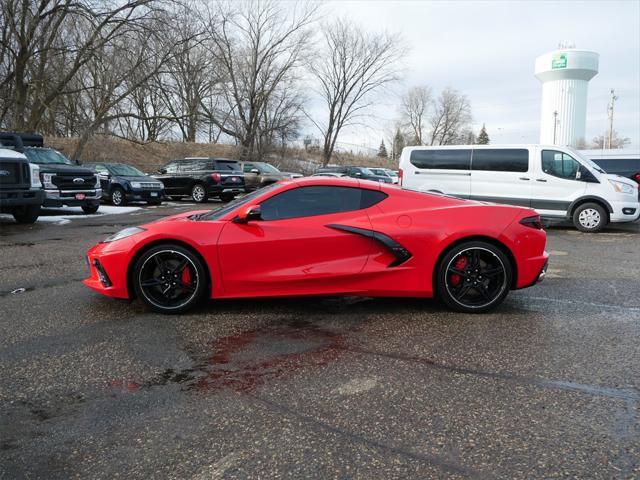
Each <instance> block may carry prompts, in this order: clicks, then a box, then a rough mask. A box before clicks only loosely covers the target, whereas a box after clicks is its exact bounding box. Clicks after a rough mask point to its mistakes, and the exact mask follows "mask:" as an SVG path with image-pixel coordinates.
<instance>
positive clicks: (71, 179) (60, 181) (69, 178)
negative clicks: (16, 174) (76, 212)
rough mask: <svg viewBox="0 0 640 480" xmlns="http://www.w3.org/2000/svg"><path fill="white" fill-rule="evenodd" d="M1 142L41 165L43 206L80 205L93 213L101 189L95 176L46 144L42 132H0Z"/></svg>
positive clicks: (98, 202)
mask: <svg viewBox="0 0 640 480" xmlns="http://www.w3.org/2000/svg"><path fill="white" fill-rule="evenodd" d="M0 143H2V145H3V146H5V147H7V148H11V149H13V150H15V151H17V152H20V153H23V154H24V155H25V156H26V157H27V159H28V160H29V162H30V163H33V164H36V165H38V167H40V180H41V181H42V186H43V188H44V202H43V206H45V207H62V206H64V205H67V206H70V207H82V210H83V211H84V212H85V213H96V212H97V211H98V207H100V198H101V197H102V189H101V188H100V181H99V180H98V176H97V175H96V174H95V173H93V172H92V171H91V170H90V169H88V168H83V167H81V166H79V165H77V164H75V163H73V162H72V161H71V160H69V159H68V158H67V157H65V156H64V155H63V154H62V153H60V152H58V151H57V150H54V149H53V148H49V147H45V146H44V142H43V139H42V135H38V134H33V133H14V132H0Z"/></svg>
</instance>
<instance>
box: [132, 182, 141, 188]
mask: <svg viewBox="0 0 640 480" xmlns="http://www.w3.org/2000/svg"><path fill="white" fill-rule="evenodd" d="M130 184H131V188H142V184H141V183H140V182H130Z"/></svg>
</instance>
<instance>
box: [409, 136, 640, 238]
mask: <svg viewBox="0 0 640 480" xmlns="http://www.w3.org/2000/svg"><path fill="white" fill-rule="evenodd" d="M400 184H401V185H402V187H403V188H407V189H410V190H418V191H423V192H434V193H441V194H446V195H452V196H456V197H460V198H467V199H472V200H481V201H488V202H495V203H506V204H509V205H521V206H525V207H530V208H533V209H535V210H537V211H538V213H539V214H540V215H541V216H543V217H546V218H567V219H570V220H572V221H573V224H574V225H575V226H576V228H578V229H579V230H581V231H583V232H598V231H600V230H602V229H603V228H604V227H605V226H606V225H607V223H609V222H632V221H634V220H636V219H637V218H638V217H639V216H640V198H639V194H638V184H636V183H635V182H634V181H633V180H630V179H628V178H624V177H621V176H619V175H610V174H607V173H606V172H605V171H604V170H603V169H602V168H600V167H599V166H598V165H597V164H595V163H594V162H592V161H591V160H589V159H588V158H586V157H584V156H582V155H581V154H580V153H579V152H578V151H576V150H574V149H572V148H570V147H564V146H563V147H561V146H557V145H499V146H497V145H451V146H438V147H406V148H404V149H403V151H402V155H401V156H400Z"/></svg>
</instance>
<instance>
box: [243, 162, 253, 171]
mask: <svg viewBox="0 0 640 480" xmlns="http://www.w3.org/2000/svg"><path fill="white" fill-rule="evenodd" d="M253 168H254V166H253V164H252V163H245V164H244V168H243V169H242V171H243V172H244V173H251V170H253Z"/></svg>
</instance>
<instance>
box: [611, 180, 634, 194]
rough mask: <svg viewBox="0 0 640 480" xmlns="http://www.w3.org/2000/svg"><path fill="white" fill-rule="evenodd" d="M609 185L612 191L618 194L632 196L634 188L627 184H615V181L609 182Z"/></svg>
mask: <svg viewBox="0 0 640 480" xmlns="http://www.w3.org/2000/svg"><path fill="white" fill-rule="evenodd" d="M609 183H610V184H611V185H612V186H613V189H614V190H615V191H616V192H618V193H629V194H634V193H635V188H634V187H633V186H632V185H629V184H628V183H622V182H617V181H615V180H609Z"/></svg>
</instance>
